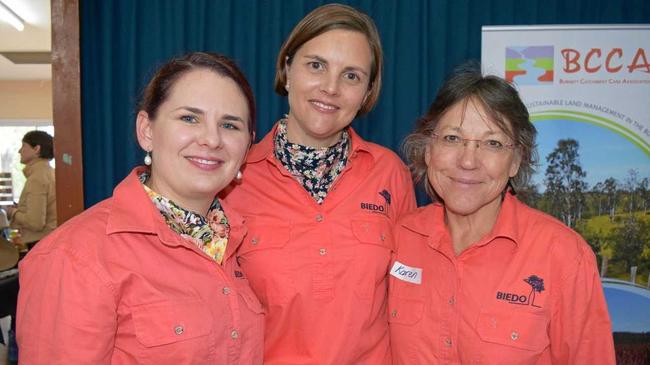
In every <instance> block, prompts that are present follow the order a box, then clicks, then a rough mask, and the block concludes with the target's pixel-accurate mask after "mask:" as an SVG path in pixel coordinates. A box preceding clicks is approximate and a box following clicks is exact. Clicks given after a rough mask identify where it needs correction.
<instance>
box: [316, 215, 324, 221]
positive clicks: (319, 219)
mask: <svg viewBox="0 0 650 365" xmlns="http://www.w3.org/2000/svg"><path fill="white" fill-rule="evenodd" d="M322 221H323V215H322V214H319V215H317V216H316V222H322Z"/></svg>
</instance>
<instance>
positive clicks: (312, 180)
mask: <svg viewBox="0 0 650 365" xmlns="http://www.w3.org/2000/svg"><path fill="white" fill-rule="evenodd" d="M274 142H275V157H276V158H277V159H278V160H279V161H280V162H282V165H283V166H284V167H285V168H286V169H287V170H288V171H289V172H290V173H291V175H293V177H294V178H295V179H296V180H298V182H299V183H300V184H301V185H302V186H303V187H304V188H305V190H307V192H308V193H309V194H310V195H311V196H312V198H314V200H315V201H316V203H318V204H322V203H323V201H324V200H325V197H326V196H327V193H328V191H329V189H330V187H331V186H332V184H333V183H334V181H335V180H336V178H337V177H338V176H339V175H340V174H341V172H342V171H343V169H344V168H345V165H346V164H347V162H348V151H349V146H350V134H349V133H348V131H347V129H344V130H343V134H342V135H341V139H340V140H339V141H338V142H337V143H336V144H335V145H333V146H330V147H323V148H314V147H309V146H303V145H300V144H296V143H291V142H289V140H287V121H286V119H282V120H280V122H279V123H278V129H277V132H276V134H275V138H274Z"/></svg>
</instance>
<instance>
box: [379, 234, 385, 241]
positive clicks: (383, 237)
mask: <svg viewBox="0 0 650 365" xmlns="http://www.w3.org/2000/svg"><path fill="white" fill-rule="evenodd" d="M379 239H380V240H382V241H385V240H386V235H384V234H383V233H382V234H380V235H379Z"/></svg>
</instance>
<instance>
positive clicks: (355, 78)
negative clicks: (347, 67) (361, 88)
mask: <svg viewBox="0 0 650 365" xmlns="http://www.w3.org/2000/svg"><path fill="white" fill-rule="evenodd" d="M344 77H345V78H346V79H348V80H350V81H359V80H361V78H360V77H359V75H357V74H355V73H353V72H348V73H346V74H345V76H344Z"/></svg>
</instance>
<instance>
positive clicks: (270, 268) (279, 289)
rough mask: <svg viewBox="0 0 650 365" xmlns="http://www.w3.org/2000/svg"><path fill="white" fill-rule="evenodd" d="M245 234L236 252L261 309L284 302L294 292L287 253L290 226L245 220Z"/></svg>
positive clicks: (290, 259) (290, 264)
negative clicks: (260, 304)
mask: <svg viewBox="0 0 650 365" xmlns="http://www.w3.org/2000/svg"><path fill="white" fill-rule="evenodd" d="M246 225H247V227H248V234H247V235H246V238H245V239H244V241H243V242H242V244H241V246H240V247H239V250H238V252H237V256H238V261H239V264H240V265H241V268H242V270H243V271H244V274H245V275H246V277H247V278H248V283H249V284H250V287H251V288H252V290H253V292H254V293H255V295H256V297H257V299H259V301H260V302H261V303H262V305H263V306H264V308H268V307H269V306H271V305H273V304H282V303H286V302H287V301H288V300H289V298H290V296H291V295H293V294H292V293H294V292H295V290H294V288H295V284H294V278H293V275H295V273H293V272H292V270H291V269H292V260H293V257H292V255H291V253H292V252H291V251H290V250H289V249H288V247H287V244H288V243H289V241H290V238H291V231H292V226H291V225H289V224H286V223H280V222H277V223H276V222H260V220H258V219H255V218H247V220H246Z"/></svg>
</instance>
